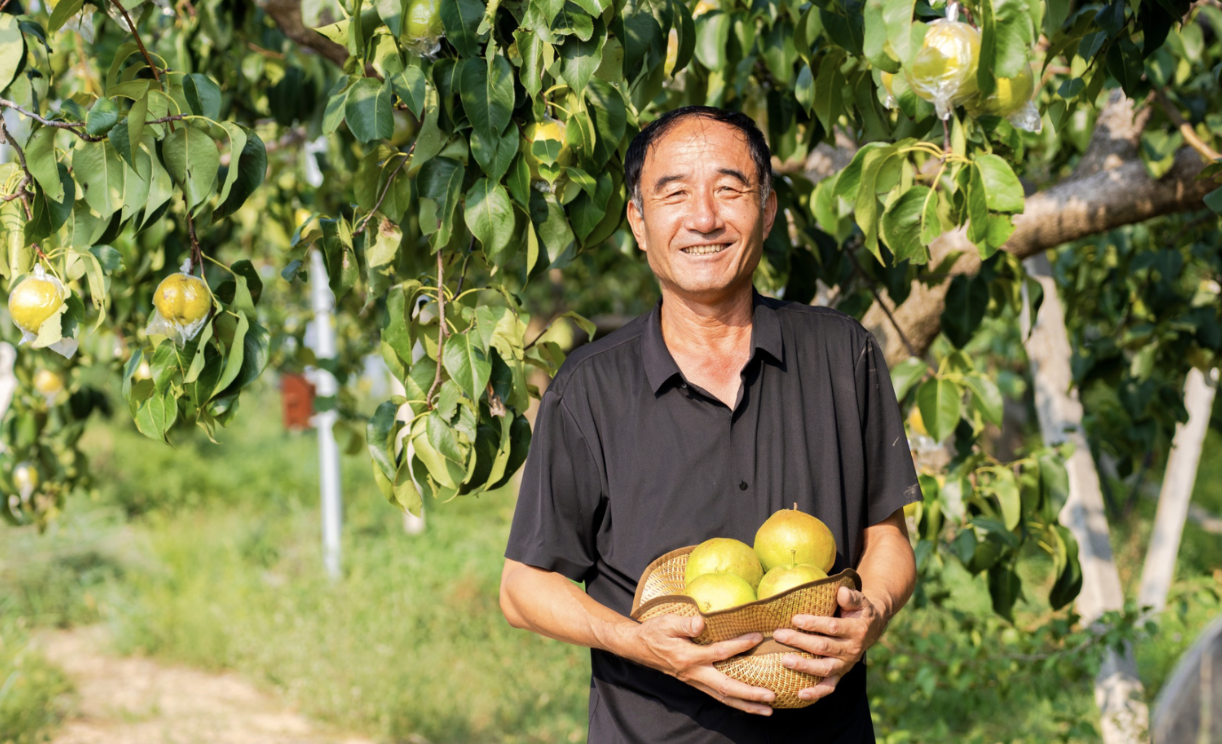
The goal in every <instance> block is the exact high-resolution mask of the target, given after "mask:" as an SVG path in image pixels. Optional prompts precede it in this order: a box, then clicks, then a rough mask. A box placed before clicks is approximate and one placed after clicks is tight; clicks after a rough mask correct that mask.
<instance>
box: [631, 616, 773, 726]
mask: <svg viewBox="0 0 1222 744" xmlns="http://www.w3.org/2000/svg"><path fill="white" fill-rule="evenodd" d="M703 630H704V618H701V617H679V616H677V615H662V616H661V617H655V618H653V619H651V620H646V621H645V622H643V623H641V624H640V625H637V626H635V627H634V628H632V629H631V630H630V631H629V632H630V634H631V637H630V638H627V639H625V641H626V642H625V643H624V647H625V650H630V651H631V653H629V654H626V655H627V656H628V657H629V658H631V659H632V660H633V661H636V662H638V663H641V664H644V665H645V666H648V667H652V668H654V669H658V670H660V671H663V672H666V673H667V674H669V675H671V676H672V677H675V678H677V679H680V680H682V681H684V682H686V683H687V684H689V685H691V686H692V687H695V688H696V689H697V690H700V691H702V692H706V693H708V694H709V695H712V696H713V697H715V698H717V699H718V700H720V701H721V702H723V703H725V704H726V705H729V706H730V707H732V708H737V709H739V710H742V711H746V712H747V713H754V714H756V715H761V716H770V715H772V708H770V707H768V706H767V705H766V704H765V703H770V702H772V701H773V700H775V699H776V693H774V692H773V691H772V690H768V689H765V688H763V687H752V686H751V685H748V684H745V683H743V682H739V681H738V680H735V679H731V678H730V677H727V676H726V675H724V674H722V673H721V672H719V671H717V669H716V667H714V666H713V663H714V662H717V661H725V660H726V659H728V658H730V657H731V656H734V655H736V654H741V653H743V652H744V651H747V650H749V649H751V648H752V647H754V646H755V645H756V644H758V643H759V642H760V641H762V640H763V636H762V635H760V634H759V633H748V634H747V635H743V636H739V637H738V638H732V639H730V640H728V641H722V642H720V643H712V644H709V645H707V646H700V645H697V644H695V643H693V642H692V640H691V639H693V638H695V637H696V636H698V635H700V633H701V632H702V631H703Z"/></svg>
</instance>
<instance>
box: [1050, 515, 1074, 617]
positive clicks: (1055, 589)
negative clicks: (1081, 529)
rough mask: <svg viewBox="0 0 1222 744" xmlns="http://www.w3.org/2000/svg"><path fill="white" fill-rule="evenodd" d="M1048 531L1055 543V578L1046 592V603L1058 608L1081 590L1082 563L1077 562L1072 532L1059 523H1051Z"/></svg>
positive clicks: (1055, 608) (1072, 598)
mask: <svg viewBox="0 0 1222 744" xmlns="http://www.w3.org/2000/svg"><path fill="white" fill-rule="evenodd" d="M1050 532H1051V533H1052V535H1053V542H1054V543H1055V548H1054V552H1053V565H1054V568H1055V572H1056V576H1057V579H1056V581H1055V582H1054V583H1053V585H1052V589H1050V590H1049V592H1048V603H1049V604H1050V605H1052V609H1054V610H1059V609H1061V608H1062V607H1064V606H1066V605H1067V604H1069V603H1070V602H1072V601H1074V599H1076V598H1077V596H1078V594H1079V593H1080V592H1081V591H1082V565H1081V564H1080V563H1079V562H1078V541H1077V540H1076V539H1074V536H1073V533H1072V532H1070V531H1069V530H1068V529H1066V528H1065V527H1063V526H1062V525H1059V524H1054V525H1052V527H1051V530H1050Z"/></svg>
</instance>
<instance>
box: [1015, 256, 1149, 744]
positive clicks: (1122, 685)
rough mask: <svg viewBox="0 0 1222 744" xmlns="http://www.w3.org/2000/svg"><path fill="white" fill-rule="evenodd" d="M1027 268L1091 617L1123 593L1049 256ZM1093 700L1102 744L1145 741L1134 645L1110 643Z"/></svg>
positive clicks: (1037, 370) (1085, 613)
mask: <svg viewBox="0 0 1222 744" xmlns="http://www.w3.org/2000/svg"><path fill="white" fill-rule="evenodd" d="M1027 272H1028V273H1029V274H1030V275H1031V276H1032V278H1034V279H1036V280H1037V281H1039V282H1040V284H1042V285H1043V287H1044V302H1043V304H1042V305H1041V307H1040V310H1039V316H1038V318H1037V321H1036V323H1035V327H1034V329H1032V330H1031V333H1030V335H1029V337H1028V339H1027V342H1026V347H1027V357H1028V359H1029V361H1030V364H1031V377H1032V381H1033V384H1034V391H1035V408H1036V412H1037V414H1038V415H1039V422H1040V431H1041V433H1042V434H1043V437H1044V442H1045V444H1049V445H1053V444H1060V443H1062V442H1070V443H1072V444H1073V445H1074V452H1073V455H1072V456H1070V458H1069V460H1068V461H1067V462H1066V463H1065V465H1066V469H1067V470H1068V471H1069V498H1068V499H1067V500H1066V502H1065V506H1064V508H1062V509H1061V514H1060V521H1061V524H1063V525H1065V526H1066V527H1067V528H1068V529H1069V530H1070V532H1072V533H1073V536H1074V538H1075V539H1076V540H1077V541H1078V551H1079V552H1078V559H1079V561H1080V562H1081V564H1082V592H1081V593H1080V594H1079V595H1078V599H1077V603H1076V606H1077V611H1078V614H1079V615H1081V617H1082V621H1083V622H1084V623H1088V624H1089V623H1092V622H1094V621H1096V620H1097V619H1098V618H1099V617H1100V616H1101V615H1102V614H1103V613H1104V612H1107V611H1109V610H1119V609H1122V608H1123V607H1124V593H1123V591H1122V589H1121V586H1120V575H1119V574H1118V573H1117V572H1116V563H1115V561H1114V560H1113V558H1112V547H1111V543H1110V542H1109V535H1108V524H1107V517H1106V515H1105V514H1104V511H1103V495H1102V493H1101V491H1100V489H1099V474H1098V472H1096V470H1095V463H1094V460H1093V459H1092V458H1091V455H1090V448H1089V447H1088V446H1087V443H1086V436H1085V434H1084V433H1083V431H1082V404H1081V403H1080V402H1079V401H1078V396H1077V391H1076V390H1075V389H1074V387H1073V374H1072V372H1071V371H1070V367H1069V360H1070V356H1071V353H1072V351H1071V348H1070V345H1069V336H1068V334H1067V333H1066V330H1065V316H1064V311H1063V310H1062V308H1061V302H1060V299H1059V298H1058V296H1057V288H1056V283H1055V282H1054V281H1053V279H1052V276H1051V274H1052V271H1051V267H1050V266H1049V264H1048V260H1047V259H1046V258H1045V257H1044V256H1042V255H1041V256H1037V257H1035V258H1032V259H1028V260H1027ZM1030 323H1031V320H1030V317H1029V316H1027V315H1026V313H1024V317H1023V326H1024V334H1025V333H1026V329H1027V328H1029V327H1030ZM1095 703H1096V704H1097V705H1098V706H1099V714H1100V723H1101V728H1102V733H1103V741H1104V744H1139V743H1143V744H1144V743H1145V742H1148V741H1149V711H1148V710H1147V708H1146V704H1145V702H1144V700H1143V696H1142V686H1141V681H1140V680H1139V679H1138V678H1137V671H1136V665H1135V664H1134V662H1133V654H1132V650H1131V649H1128V648H1126V649H1125V651H1124V653H1118V652H1116V651H1115V650H1114V649H1112V648H1108V649H1107V651H1106V655H1105V656H1104V659H1103V664H1102V665H1101V667H1100V669H1099V674H1098V676H1096V677H1095Z"/></svg>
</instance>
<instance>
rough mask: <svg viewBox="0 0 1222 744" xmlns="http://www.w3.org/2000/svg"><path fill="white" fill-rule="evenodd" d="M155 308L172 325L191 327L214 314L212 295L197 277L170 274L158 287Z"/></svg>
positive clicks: (154, 301) (154, 300)
mask: <svg viewBox="0 0 1222 744" xmlns="http://www.w3.org/2000/svg"><path fill="white" fill-rule="evenodd" d="M153 306H154V307H156V308H157V312H159V313H161V317H163V318H165V319H166V320H167V321H169V322H170V323H175V324H177V325H184V326H189V325H191V324H192V323H195V322H198V321H200V320H203V319H204V318H206V317H208V313H210V312H212V294H211V293H210V292H209V291H208V285H207V284H205V283H204V280H203V279H200V278H199V277H197V276H192V275H190V274H182V273H178V274H170V275H169V276H167V277H166V278H165V279H162V280H161V284H159V285H157V291H156V292H155V293H153Z"/></svg>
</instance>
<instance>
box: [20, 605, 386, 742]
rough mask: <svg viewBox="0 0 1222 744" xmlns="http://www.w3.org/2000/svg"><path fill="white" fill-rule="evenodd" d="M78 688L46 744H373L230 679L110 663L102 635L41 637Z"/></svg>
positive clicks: (83, 631) (86, 631)
mask: <svg viewBox="0 0 1222 744" xmlns="http://www.w3.org/2000/svg"><path fill="white" fill-rule="evenodd" d="M38 645H39V646H40V648H41V650H42V652H43V653H44V654H45V655H46V657H47V658H48V659H50V661H51V662H52V663H54V664H56V665H57V666H59V667H60V668H61V669H62V670H63V671H64V673H65V674H67V676H68V677H69V678H70V679H71V680H72V682H73V684H74V685H75V686H76V693H77V698H76V701H75V704H74V705H73V706H72V708H71V710H72V713H71V715H70V716H69V718H68V719H67V720H66V721H65V722H64V724H63V726H62V727H61V728H60V729H59V730H58V731H57V732H56V733H55V735H54V737H53V738H52V739H51V744H372V742H371V741H369V740H368V739H362V738H358V737H352V736H345V735H343V734H339V733H336V732H334V731H329V730H327V729H326V728H325V727H323V726H321V725H319V724H317V723H315V722H312V721H310V720H308V719H306V718H305V717H304V716H302V715H300V714H299V713H296V712H294V711H292V710H289V709H287V708H286V707H285V706H284V704H283V702H281V701H278V700H277V699H276V698H275V696H274V695H271V694H269V693H267V692H265V691H263V690H260V689H259V688H257V687H255V686H254V685H252V684H251V683H250V682H248V681H246V680H244V679H242V678H241V677H239V676H238V675H236V674H233V673H224V674H214V673H210V672H201V671H199V670H196V669H190V668H187V667H182V666H175V665H169V664H165V663H162V662H159V661H154V660H152V659H147V658H139V657H135V658H130V657H121V656H116V655H115V654H113V653H111V652H110V650H109V644H108V642H107V638H106V632H105V629H103V628H100V627H92V628H79V629H75V630H68V631H58V632H54V633H47V634H45V635H42V636H40V638H39V640H38Z"/></svg>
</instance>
